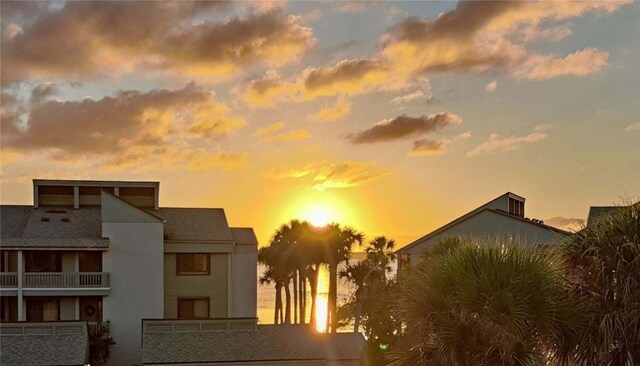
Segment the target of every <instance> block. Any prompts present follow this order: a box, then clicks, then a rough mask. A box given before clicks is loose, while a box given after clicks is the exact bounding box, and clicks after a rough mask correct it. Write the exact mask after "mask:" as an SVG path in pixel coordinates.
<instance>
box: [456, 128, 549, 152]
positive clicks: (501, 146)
mask: <svg viewBox="0 0 640 366" xmlns="http://www.w3.org/2000/svg"><path fill="white" fill-rule="evenodd" d="M546 138H547V134H546V133H544V132H539V131H534V132H532V133H530V134H528V135H526V136H521V137H518V136H510V137H502V136H500V135H498V134H497V133H492V134H491V135H490V136H489V139H488V140H487V141H485V142H483V143H482V144H480V145H478V146H476V147H475V148H474V149H473V150H471V151H469V152H468V153H467V156H476V155H480V154H486V153H490V152H494V151H512V150H517V149H519V148H520V147H521V146H522V145H523V144H530V143H534V142H539V141H542V140H544V139H546Z"/></svg>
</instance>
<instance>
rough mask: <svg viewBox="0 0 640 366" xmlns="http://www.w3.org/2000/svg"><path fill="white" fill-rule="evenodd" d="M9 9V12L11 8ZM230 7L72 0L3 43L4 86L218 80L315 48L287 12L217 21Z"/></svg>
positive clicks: (222, 4)
mask: <svg viewBox="0 0 640 366" xmlns="http://www.w3.org/2000/svg"><path fill="white" fill-rule="evenodd" d="M7 3H8V2H2V10H3V13H4V10H5V8H10V7H13V5H11V4H7ZM229 6H232V5H229V3H226V2H217V1H212V2H182V1H176V2H164V1H161V2H128V1H122V2H74V1H70V2H66V3H65V4H64V6H63V7H62V8H60V9H58V10H49V9H47V10H42V9H40V10H39V11H37V12H36V13H34V14H32V19H34V20H29V21H27V20H22V21H21V22H19V23H17V25H18V26H20V27H21V28H20V29H21V32H18V33H17V34H14V35H13V36H12V37H8V36H7V37H5V38H4V39H3V40H2V45H1V51H2V52H1V53H2V56H1V57H2V64H3V67H2V74H1V78H2V83H3V85H5V86H6V85H10V84H12V83H16V82H20V81H24V80H28V79H34V78H42V79H49V78H67V79H69V78H73V79H77V80H85V79H88V78H99V77H112V76H113V74H117V73H124V72H131V71H134V70H137V69H144V70H147V71H149V70H155V71H169V72H172V73H178V74H180V75H183V74H187V75H190V76H198V77H209V78H212V77H217V79H219V78H220V77H223V76H228V75H231V74H233V73H235V72H236V71H238V70H240V69H243V68H246V67H250V66H252V65H255V64H263V65H267V66H274V67H280V66H282V65H285V64H287V63H290V62H292V61H294V60H297V59H298V58H299V57H300V56H301V55H302V54H303V53H304V52H305V51H306V50H307V49H309V48H311V47H312V46H313V45H314V44H315V41H316V40H315V38H314V36H313V34H312V30H311V29H310V28H308V27H305V26H304V25H302V21H301V19H300V18H299V17H296V16H293V15H287V14H284V13H283V12H282V11H281V10H274V11H270V12H265V13H256V14H252V15H251V16H249V17H247V18H228V17H227V18H226V20H224V21H220V20H217V19H219V18H220V14H221V13H222V11H223V10H224V8H225V7H229ZM4 18H5V17H4V16H3V22H4V20H5V19H4ZM13 33H16V32H13ZM116 65H117V66H116Z"/></svg>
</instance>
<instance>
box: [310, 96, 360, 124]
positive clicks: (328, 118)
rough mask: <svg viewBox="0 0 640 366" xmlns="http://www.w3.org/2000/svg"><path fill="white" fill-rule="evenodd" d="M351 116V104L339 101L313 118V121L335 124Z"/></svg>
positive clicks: (321, 110)
mask: <svg viewBox="0 0 640 366" xmlns="http://www.w3.org/2000/svg"><path fill="white" fill-rule="evenodd" d="M349 114H351V103H349V102H347V101H346V100H342V99H338V100H337V101H336V103H335V104H334V105H332V106H328V107H324V108H322V109H320V110H319V111H318V113H316V114H314V115H313V116H311V119H312V120H314V121H318V122H335V121H337V120H339V119H341V118H343V117H345V116H348V115H349Z"/></svg>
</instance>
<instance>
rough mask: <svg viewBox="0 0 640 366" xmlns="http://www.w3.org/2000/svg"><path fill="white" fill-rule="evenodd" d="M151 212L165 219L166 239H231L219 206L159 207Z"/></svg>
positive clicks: (225, 219) (222, 211)
mask: <svg viewBox="0 0 640 366" xmlns="http://www.w3.org/2000/svg"><path fill="white" fill-rule="evenodd" d="M153 214H155V215H157V216H159V217H161V218H162V219H163V220H165V225H164V234H165V238H166V240H184V241H190V240H193V241H228V242H232V241H233V236H232V234H231V230H230V229H229V224H228V223H227V217H226V216H225V213H224V210H223V209H221V208H178V207H161V208H160V209H159V210H158V211H153Z"/></svg>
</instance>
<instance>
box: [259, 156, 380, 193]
mask: <svg viewBox="0 0 640 366" xmlns="http://www.w3.org/2000/svg"><path fill="white" fill-rule="evenodd" d="M389 174H391V172H390V171H388V170H385V169H380V168H379V167H378V164H377V163H376V162H360V161H351V160H347V161H344V162H341V163H330V162H322V163H317V164H307V165H304V166H299V167H292V168H284V169H278V168H271V169H267V170H264V171H263V172H262V175H263V176H264V177H265V178H269V179H275V180H282V179H293V180H296V181H299V182H300V183H301V184H302V185H303V186H305V187H307V188H310V189H315V190H318V191H324V190H326V189H338V188H351V187H357V186H360V185H363V184H366V183H369V182H372V181H375V180H377V179H380V178H382V177H385V176H387V175H389Z"/></svg>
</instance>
